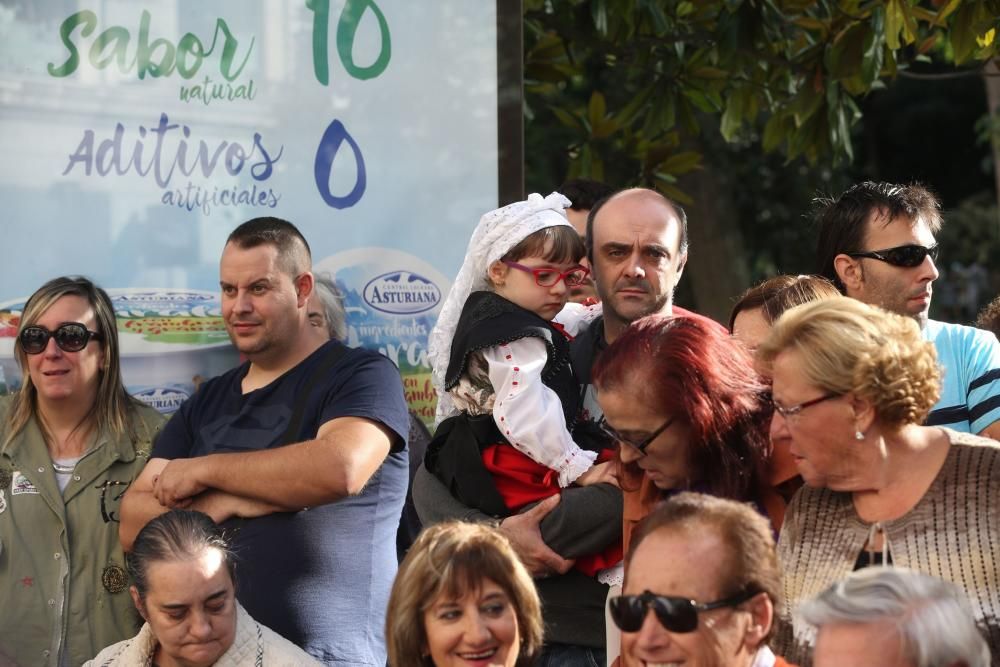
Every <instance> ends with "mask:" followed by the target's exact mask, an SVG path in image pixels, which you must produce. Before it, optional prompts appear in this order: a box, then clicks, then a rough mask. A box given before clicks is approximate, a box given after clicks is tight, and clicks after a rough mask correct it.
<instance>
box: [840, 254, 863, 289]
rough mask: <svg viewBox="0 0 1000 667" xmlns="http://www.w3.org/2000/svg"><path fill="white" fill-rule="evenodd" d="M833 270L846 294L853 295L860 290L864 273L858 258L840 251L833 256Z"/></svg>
mask: <svg viewBox="0 0 1000 667" xmlns="http://www.w3.org/2000/svg"><path fill="white" fill-rule="evenodd" d="M833 270H834V271H836V272H837V277H838V278H840V282H841V283H843V285H844V289H845V290H846V292H847V296H854V295H855V294H857V293H858V292H860V291H861V286H862V285H864V283H865V274H864V271H863V270H862V269H861V261H860V260H857V259H854V258H853V257H850V256H848V255H845V254H844V253H841V254H839V255H837V256H836V257H834V258H833Z"/></svg>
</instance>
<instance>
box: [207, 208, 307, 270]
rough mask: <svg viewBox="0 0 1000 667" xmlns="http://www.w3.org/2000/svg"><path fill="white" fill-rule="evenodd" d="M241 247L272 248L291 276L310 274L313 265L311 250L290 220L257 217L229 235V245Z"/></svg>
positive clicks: (280, 263) (281, 265) (282, 267)
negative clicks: (275, 249) (263, 246)
mask: <svg viewBox="0 0 1000 667" xmlns="http://www.w3.org/2000/svg"><path fill="white" fill-rule="evenodd" d="M230 243H232V244H233V245H235V246H236V247H238V248H244V249H247V248H256V247H257V246H261V245H273V246H274V247H275V248H277V249H278V263H279V265H280V267H281V269H282V270H283V271H285V272H286V273H287V274H289V275H290V276H297V275H298V274H300V273H302V272H303V271H308V270H309V267H310V266H311V264H312V251H311V250H310V249H309V243H308V242H307V241H306V239H305V237H304V236H302V232H300V231H299V230H298V228H297V227H296V226H295V225H293V224H292V223H290V222H288V221H287V220H282V219H281V218H273V217H262V218H254V219H253V220H247V221H246V222H244V223H243V224H242V225H240V226H239V227H237V228H236V229H234V230H233V231H232V232H230V234H229V237H228V238H227V239H226V245H229V244H230Z"/></svg>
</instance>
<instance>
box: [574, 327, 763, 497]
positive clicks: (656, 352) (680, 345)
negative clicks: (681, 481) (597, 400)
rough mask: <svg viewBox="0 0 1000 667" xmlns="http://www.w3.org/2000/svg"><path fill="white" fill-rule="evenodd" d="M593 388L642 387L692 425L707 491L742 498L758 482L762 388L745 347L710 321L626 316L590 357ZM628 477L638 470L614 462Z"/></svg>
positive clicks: (758, 487) (654, 405)
mask: <svg viewBox="0 0 1000 667" xmlns="http://www.w3.org/2000/svg"><path fill="white" fill-rule="evenodd" d="M593 379H594V385H595V386H596V387H597V389H598V393H599V392H600V391H603V390H606V389H615V388H620V387H626V388H632V389H635V390H636V391H639V392H644V393H645V397H646V398H647V400H648V402H649V404H650V406H651V409H656V410H659V411H660V412H661V413H662V414H664V415H678V416H679V417H681V418H683V419H686V420H687V421H688V423H689V424H690V428H691V441H690V442H689V443H688V446H689V447H690V449H691V456H690V459H691V462H692V464H693V466H694V468H695V471H696V472H698V473H699V474H702V475H705V479H704V481H705V482H706V483H707V485H708V491H709V492H710V493H712V494H714V495H717V496H722V497H725V498H735V499H737V500H749V499H751V498H753V497H755V496H756V495H757V494H758V493H759V492H761V491H762V490H763V489H764V481H763V480H764V479H765V477H766V474H765V469H766V465H767V461H768V459H769V457H770V453H771V444H770V439H769V437H768V431H769V426H770V419H771V404H770V401H769V400H768V391H769V388H768V386H767V384H765V383H764V381H763V380H762V379H761V377H760V376H759V375H758V374H757V372H756V371H755V370H754V368H753V362H752V359H751V357H750V353H749V352H748V351H747V349H746V348H745V347H744V346H743V345H742V344H741V343H740V342H739V341H737V340H735V339H733V338H732V337H731V336H729V335H728V334H726V333H725V332H724V331H723V330H722V328H721V327H718V326H716V325H714V323H711V324H710V323H707V322H703V321H702V320H700V319H695V318H689V317H671V316H669V315H649V316H646V317H644V318H642V319H640V320H637V321H636V322H634V323H632V324H631V325H630V326H629V327H628V328H626V329H625V331H624V332H623V333H622V334H621V335H620V336H619V337H618V338H617V339H616V340H615V342H614V343H612V344H611V345H609V346H608V348H607V349H606V350H604V352H603V353H601V356H600V358H599V359H598V361H597V363H596V364H595V365H594V370H593ZM620 472H621V476H622V481H623V483H625V484H632V485H634V484H635V483H636V482H637V481H638V480H640V479H641V476H642V471H641V470H640V469H639V468H638V467H637V466H636V465H635V463H632V464H630V465H622V466H621V468H620Z"/></svg>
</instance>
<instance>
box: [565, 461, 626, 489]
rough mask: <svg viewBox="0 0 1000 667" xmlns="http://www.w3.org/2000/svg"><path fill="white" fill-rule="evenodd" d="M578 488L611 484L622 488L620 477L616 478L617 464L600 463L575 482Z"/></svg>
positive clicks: (609, 462)
mask: <svg viewBox="0 0 1000 667" xmlns="http://www.w3.org/2000/svg"><path fill="white" fill-rule="evenodd" d="M574 483H575V484H576V485H577V486H590V485H591V484H611V485H612V486H615V487H618V488H621V485H620V484H619V483H618V477H616V476H615V462H614V461H605V462H604V463H598V464H596V465H594V466H593V467H591V468H590V470H588V471H587V472H585V473H583V474H582V475H580V476H579V477H577V478H576V481H575V482H574Z"/></svg>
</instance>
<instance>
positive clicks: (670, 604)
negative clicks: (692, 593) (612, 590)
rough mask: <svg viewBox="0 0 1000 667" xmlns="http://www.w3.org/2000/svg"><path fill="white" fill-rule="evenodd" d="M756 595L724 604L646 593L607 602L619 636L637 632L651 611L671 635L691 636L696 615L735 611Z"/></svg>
mask: <svg viewBox="0 0 1000 667" xmlns="http://www.w3.org/2000/svg"><path fill="white" fill-rule="evenodd" d="M754 595H757V592H756V591H753V590H749V591H743V592H742V593H738V594H736V595H734V596H732V597H728V598H725V599H724V600H716V601H715V602H706V603H704V604H699V603H698V602H695V601H694V600H688V599H687V598H678V597H673V596H671V595H654V594H653V593H651V592H649V591H645V592H644V593H643V594H642V595H619V596H618V597H613V598H611V599H610V600H608V609H609V610H610V611H611V620H613V621H614V622H615V625H617V626H618V629H619V630H621V631H622V632H638V631H639V628H641V627H642V623H643V621H645V620H646V612H647V610H648V609H650V608H652V609H653V612H655V613H656V618H657V620H659V621H660V625H662V626H663V627H664V628H666V629H667V630H669V631H670V632H678V633H683V632H694V631H695V630H696V629H698V613H699V612H702V611H709V610H710V609H720V608H722V607H735V606H736V605H738V604H740V603H742V602H746V601H747V600H749V599H750V598H752V597H753V596H754Z"/></svg>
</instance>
